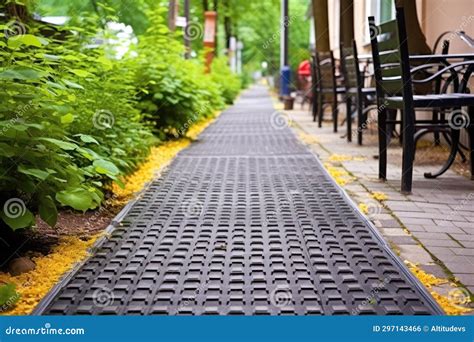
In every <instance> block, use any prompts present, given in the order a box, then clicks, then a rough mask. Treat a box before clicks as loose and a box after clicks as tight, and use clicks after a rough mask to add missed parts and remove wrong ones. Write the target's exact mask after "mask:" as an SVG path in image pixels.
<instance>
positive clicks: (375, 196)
mask: <svg viewBox="0 0 474 342" xmlns="http://www.w3.org/2000/svg"><path fill="white" fill-rule="evenodd" d="M371 197H372V198H373V199H375V200H377V201H379V202H382V201H386V200H388V196H387V195H385V194H384V193H383V192H377V191H375V192H373V193H372V195H371Z"/></svg>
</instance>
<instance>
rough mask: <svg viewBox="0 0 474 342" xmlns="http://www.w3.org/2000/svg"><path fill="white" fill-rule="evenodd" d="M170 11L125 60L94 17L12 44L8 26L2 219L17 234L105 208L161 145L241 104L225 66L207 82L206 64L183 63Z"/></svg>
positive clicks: (0, 72) (0, 81)
mask: <svg viewBox="0 0 474 342" xmlns="http://www.w3.org/2000/svg"><path fill="white" fill-rule="evenodd" d="M165 10H166V9H157V10H154V11H153V12H151V13H150V14H149V21H150V23H151V26H150V28H149V29H148V31H147V32H146V33H145V34H144V35H143V36H141V37H140V39H139V43H138V44H137V46H135V47H134V48H133V49H132V51H131V52H130V53H129V54H128V55H126V56H125V58H123V59H121V60H116V59H114V58H112V57H110V56H109V52H110V48H111V47H110V46H109V45H102V46H97V44H94V43H93V42H94V38H95V37H98V36H104V35H105V34H106V33H104V32H101V33H100V35H99V32H98V31H99V30H98V29H97V25H96V23H97V22H98V19H97V18H94V17H81V18H75V19H74V22H73V23H72V24H71V25H70V26H69V27H63V28H58V27H54V28H53V27H49V26H45V25H40V24H32V26H31V27H25V31H27V32H28V33H27V34H21V35H17V36H11V37H9V36H7V35H5V34H4V33H2V32H8V30H9V28H8V25H9V23H7V24H6V25H0V48H1V50H0V86H1V88H2V90H3V91H2V92H1V93H0V103H1V104H2V105H1V106H0V191H1V195H2V196H1V200H0V206H1V209H3V210H0V212H1V214H0V216H1V219H2V220H3V222H4V223H6V224H7V225H8V226H10V227H11V228H12V229H14V230H16V229H21V228H27V227H30V226H32V225H33V224H34V223H35V217H36V215H37V214H39V216H40V217H41V218H42V219H43V220H44V221H46V222H47V223H48V224H49V225H51V226H54V225H55V224H56V220H57V214H58V210H57V207H69V208H72V209H74V210H80V211H86V210H89V209H95V208H97V207H98V206H100V204H101V202H102V201H103V200H104V198H105V197H106V195H107V194H106V191H105V189H106V188H107V184H108V183H110V182H112V181H114V182H118V183H119V184H120V178H121V176H122V175H124V174H127V173H129V172H130V171H132V170H134V169H135V168H136V166H137V165H138V164H139V163H140V162H141V161H142V160H144V159H145V158H146V156H147V154H148V152H149V148H150V146H151V145H152V144H154V143H155V142H156V141H157V140H158V139H165V138H167V137H173V136H174V137H176V136H179V135H181V134H184V133H185V131H186V130H187V129H188V128H189V126H190V125H191V124H192V123H194V122H196V121H198V120H200V119H201V118H204V117H206V116H209V115H212V114H213V112H214V111H215V110H217V109H220V108H222V107H223V106H224V104H225V102H226V103H231V102H232V100H233V99H234V98H235V96H236V95H237V93H238V89H239V88H240V83H239V81H238V78H237V77H236V76H234V75H233V74H231V72H230V70H229V68H228V67H227V65H226V63H225V61H224V60H221V59H218V60H216V61H215V63H214V65H213V70H214V71H213V72H212V73H211V74H205V72H204V67H203V64H202V62H201V61H200V60H185V59H183V58H182V57H183V48H182V42H181V41H180V40H178V39H176V38H177V37H175V36H174V35H172V34H170V32H169V31H168V29H167V27H166V26H165V25H164V20H163V11H165ZM112 19H113V18H112ZM22 25H23V24H22ZM46 33H47V38H46V37H45V34H46ZM153 133H155V135H153ZM156 137H157V138H158V139H157V138H156Z"/></svg>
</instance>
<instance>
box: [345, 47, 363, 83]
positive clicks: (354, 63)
mask: <svg viewBox="0 0 474 342" xmlns="http://www.w3.org/2000/svg"><path fill="white" fill-rule="evenodd" d="M341 69H342V73H343V75H344V85H345V87H346V90H349V89H353V88H354V89H357V90H361V89H362V87H363V78H362V75H361V72H360V66H359V58H358V55H357V45H356V42H355V41H352V46H351V47H344V46H342V48H341Z"/></svg>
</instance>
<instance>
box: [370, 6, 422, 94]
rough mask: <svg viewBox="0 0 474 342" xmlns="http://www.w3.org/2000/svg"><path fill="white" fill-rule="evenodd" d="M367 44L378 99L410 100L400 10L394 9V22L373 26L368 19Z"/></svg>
mask: <svg viewBox="0 0 474 342" xmlns="http://www.w3.org/2000/svg"><path fill="white" fill-rule="evenodd" d="M369 30H370V38H371V39H370V42H371V45H372V57H373V62H374V75H375V80H376V86H377V97H379V98H380V97H385V96H394V95H403V97H404V100H407V99H406V98H405V97H406V96H408V97H412V96H413V87H412V83H411V74H410V63H409V55H408V42H407V33H406V27H405V15H404V11H403V8H397V18H396V20H391V21H387V22H384V23H382V24H380V25H376V24H375V18H374V17H369Z"/></svg>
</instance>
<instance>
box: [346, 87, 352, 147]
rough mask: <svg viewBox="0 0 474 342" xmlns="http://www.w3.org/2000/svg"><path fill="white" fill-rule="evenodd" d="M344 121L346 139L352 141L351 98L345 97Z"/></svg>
mask: <svg viewBox="0 0 474 342" xmlns="http://www.w3.org/2000/svg"><path fill="white" fill-rule="evenodd" d="M346 121H347V122H346V123H347V141H348V142H351V141H352V98H351V97H350V96H348V97H347V99H346Z"/></svg>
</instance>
